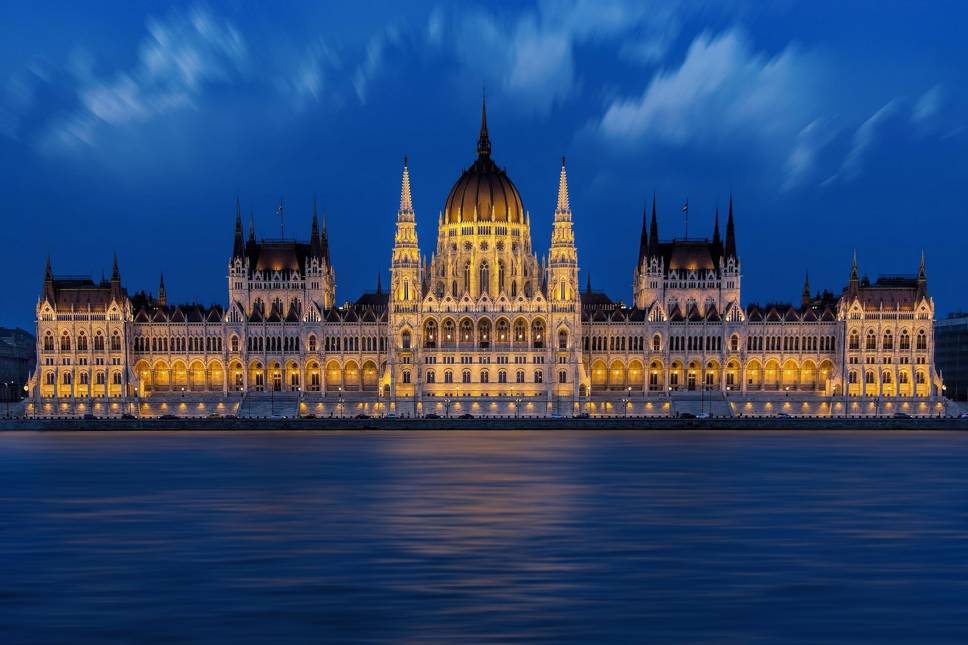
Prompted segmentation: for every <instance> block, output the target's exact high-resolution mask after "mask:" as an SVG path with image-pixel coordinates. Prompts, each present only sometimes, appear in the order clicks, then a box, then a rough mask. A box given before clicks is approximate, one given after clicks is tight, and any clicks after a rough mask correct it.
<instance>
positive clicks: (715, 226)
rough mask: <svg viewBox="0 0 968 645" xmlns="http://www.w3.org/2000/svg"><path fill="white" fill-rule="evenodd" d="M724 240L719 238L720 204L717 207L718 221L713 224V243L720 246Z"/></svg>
mask: <svg viewBox="0 0 968 645" xmlns="http://www.w3.org/2000/svg"><path fill="white" fill-rule="evenodd" d="M721 243H722V240H720V239H719V206H717V207H716V222H715V223H714V224H713V244H715V245H716V246H719V245H720V244H721Z"/></svg>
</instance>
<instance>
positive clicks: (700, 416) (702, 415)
mask: <svg viewBox="0 0 968 645" xmlns="http://www.w3.org/2000/svg"><path fill="white" fill-rule="evenodd" d="M711 416H712V415H711V414H709V413H708V412H700V413H699V414H697V415H696V418H697V419H708V418H710V417H711Z"/></svg>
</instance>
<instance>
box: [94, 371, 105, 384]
mask: <svg viewBox="0 0 968 645" xmlns="http://www.w3.org/2000/svg"><path fill="white" fill-rule="evenodd" d="M94 383H95V385H104V372H98V373H97V374H95V375H94Z"/></svg>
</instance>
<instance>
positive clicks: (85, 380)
mask: <svg viewBox="0 0 968 645" xmlns="http://www.w3.org/2000/svg"><path fill="white" fill-rule="evenodd" d="M78 376H79V377H80V378H79V380H80V382H81V385H87V384H88V383H89V381H90V378H91V377H90V376H88V374H87V372H81V373H80V374H79V375H78Z"/></svg>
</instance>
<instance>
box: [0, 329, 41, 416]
mask: <svg viewBox="0 0 968 645" xmlns="http://www.w3.org/2000/svg"><path fill="white" fill-rule="evenodd" d="M36 345H37V343H36V340H35V339H34V336H33V334H31V333H30V332H28V331H24V330H23V329H19V328H18V329H7V328H4V327H0V401H19V400H20V399H22V398H24V394H25V392H24V385H26V384H27V380H28V379H29V378H30V375H31V374H32V373H33V371H34V367H35V366H36V363H37V352H36Z"/></svg>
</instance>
